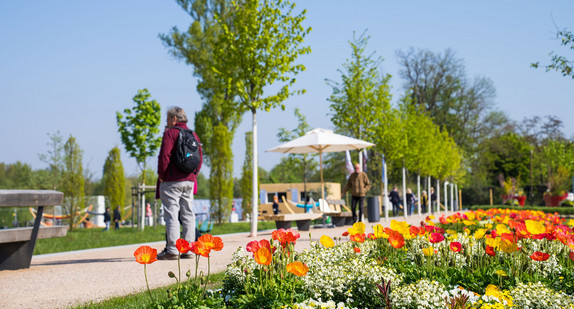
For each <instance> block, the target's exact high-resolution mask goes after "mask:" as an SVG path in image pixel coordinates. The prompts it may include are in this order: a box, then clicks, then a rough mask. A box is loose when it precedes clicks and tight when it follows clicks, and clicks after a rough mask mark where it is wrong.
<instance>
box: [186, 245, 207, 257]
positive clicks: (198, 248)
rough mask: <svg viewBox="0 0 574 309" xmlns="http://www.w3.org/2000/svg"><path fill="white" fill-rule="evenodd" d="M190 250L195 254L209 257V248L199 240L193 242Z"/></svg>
mask: <svg viewBox="0 0 574 309" xmlns="http://www.w3.org/2000/svg"><path fill="white" fill-rule="evenodd" d="M190 250H191V252H193V253H195V254H197V255H201V256H204V257H207V258H208V257H209V253H211V249H210V248H209V247H208V246H207V245H206V244H205V243H204V242H201V241H196V242H194V243H193V246H191V249H190Z"/></svg>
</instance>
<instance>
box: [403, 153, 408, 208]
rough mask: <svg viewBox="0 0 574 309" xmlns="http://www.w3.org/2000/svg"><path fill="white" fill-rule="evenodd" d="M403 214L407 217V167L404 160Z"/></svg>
mask: <svg viewBox="0 0 574 309" xmlns="http://www.w3.org/2000/svg"><path fill="white" fill-rule="evenodd" d="M403 214H404V216H405V219H406V218H407V168H406V167H405V163H404V160H403Z"/></svg>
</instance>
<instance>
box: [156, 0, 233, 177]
mask: <svg viewBox="0 0 574 309" xmlns="http://www.w3.org/2000/svg"><path fill="white" fill-rule="evenodd" d="M177 3H178V4H179V5H180V6H181V8H182V9H183V10H184V11H185V12H186V13H187V14H188V15H189V16H190V17H191V18H192V20H193V22H192V23H191V25H190V26H189V27H188V29H187V30H186V31H182V30H179V29H178V28H177V27H174V28H173V29H172V30H171V31H170V33H169V34H162V35H160V39H161V40H162V41H163V43H164V45H165V46H166V47H168V48H169V50H170V53H171V54H172V55H173V56H174V57H176V58H177V59H181V60H184V61H185V63H186V64H189V65H191V66H192V67H193V70H194V75H195V76H196V77H198V79H199V80H198V84H197V90H198V92H199V94H200V95H201V97H202V99H203V100H204V104H203V107H202V109H201V111H199V112H197V113H196V114H195V131H196V133H197V134H198V135H199V136H200V138H201V141H202V144H203V146H204V147H203V155H204V163H205V164H206V165H208V166H210V167H211V158H212V149H214V145H213V144H214V143H217V144H219V143H223V142H225V143H228V144H229V145H228V146H226V147H231V143H232V141H233V136H234V134H235V130H236V128H237V126H238V125H239V123H240V122H241V114H240V113H238V112H237V110H236V109H234V106H233V104H232V103H233V100H235V97H236V95H235V94H234V93H233V92H232V91H231V89H230V88H228V87H226V82H225V81H224V80H222V79H221V78H218V76H217V75H216V74H214V72H213V70H212V66H213V61H214V59H213V52H214V49H215V44H216V43H217V40H218V39H219V35H220V32H221V26H220V25H219V23H218V22H217V20H216V16H217V17H218V18H219V19H220V20H221V21H222V22H223V23H226V22H227V20H228V17H227V12H228V6H229V1H228V0H209V1H203V0H201V1H198V0H178V1H177ZM219 124H223V125H224V126H225V128H227V130H228V132H229V139H227V140H225V141H222V140H214V136H213V132H214V128H215V127H216V126H218V125H219ZM219 155H221V154H219ZM220 159H221V160H219V162H225V161H232V160H233V157H228V158H220Z"/></svg>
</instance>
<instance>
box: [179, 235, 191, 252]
mask: <svg viewBox="0 0 574 309" xmlns="http://www.w3.org/2000/svg"><path fill="white" fill-rule="evenodd" d="M175 248H176V249H177V251H179V253H182V254H183V253H187V252H188V251H189V249H191V247H190V246H189V242H187V240H185V239H183V238H180V239H178V240H177V241H176V242H175Z"/></svg>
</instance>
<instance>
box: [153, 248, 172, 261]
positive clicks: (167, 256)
mask: <svg viewBox="0 0 574 309" xmlns="http://www.w3.org/2000/svg"><path fill="white" fill-rule="evenodd" d="M157 259H158V260H177V254H171V253H168V252H167V248H165V249H163V251H162V252H160V253H159V254H158V255H157Z"/></svg>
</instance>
